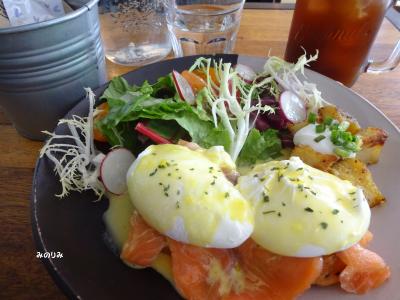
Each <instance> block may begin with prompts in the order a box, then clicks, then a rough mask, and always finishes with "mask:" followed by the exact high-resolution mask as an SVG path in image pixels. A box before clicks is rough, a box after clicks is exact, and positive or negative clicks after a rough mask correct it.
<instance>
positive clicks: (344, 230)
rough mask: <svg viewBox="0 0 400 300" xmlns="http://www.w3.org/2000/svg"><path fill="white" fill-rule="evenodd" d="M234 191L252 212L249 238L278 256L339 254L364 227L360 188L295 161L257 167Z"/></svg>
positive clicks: (366, 208) (364, 207)
mask: <svg viewBox="0 0 400 300" xmlns="http://www.w3.org/2000/svg"><path fill="white" fill-rule="evenodd" d="M237 187H238V189H239V191H240V192H241V193H242V195H243V196H244V197H246V198H247V199H248V200H249V201H250V202H251V203H252V205H253V207H254V210H255V225H254V232H253V234H252V238H253V239H254V240H255V241H256V242H257V243H258V244H259V245H260V246H262V247H264V248H265V249H267V250H269V251H271V252H274V253H277V254H280V255H285V256H296V257H313V256H320V255H328V254H331V253H334V252H337V251H341V250H344V249H346V248H348V247H350V246H352V245H353V244H355V243H357V242H358V241H359V240H360V239H361V238H362V236H363V235H364V234H365V233H366V231H367V230H368V227H369V223H370V217H371V212H370V208H369V205H368V202H367V200H366V198H365V196H364V194H363V191H362V189H360V188H358V187H355V186H353V185H352V184H351V183H350V182H349V181H346V180H341V179H339V178H338V177H336V176H334V175H332V174H329V173H326V172H322V171H320V170H318V169H315V168H312V167H310V166H308V165H306V164H304V163H303V162H302V161H301V160H300V159H299V158H298V157H291V158H290V160H283V161H271V162H268V163H265V164H261V165H257V166H255V167H254V168H253V170H252V171H251V172H250V173H248V174H247V175H245V176H241V177H240V178H239V181H238V186H237Z"/></svg>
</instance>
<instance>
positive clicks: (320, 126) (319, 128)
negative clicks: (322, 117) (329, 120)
mask: <svg viewBox="0 0 400 300" xmlns="http://www.w3.org/2000/svg"><path fill="white" fill-rule="evenodd" d="M324 131H325V125H324V124H318V125H317V126H315V132H316V133H322V132H324Z"/></svg>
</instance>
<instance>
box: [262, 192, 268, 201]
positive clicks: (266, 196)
mask: <svg viewBox="0 0 400 300" xmlns="http://www.w3.org/2000/svg"><path fill="white" fill-rule="evenodd" d="M263 199H264V202H269V196H268V195H266V194H265V193H264V197H263Z"/></svg>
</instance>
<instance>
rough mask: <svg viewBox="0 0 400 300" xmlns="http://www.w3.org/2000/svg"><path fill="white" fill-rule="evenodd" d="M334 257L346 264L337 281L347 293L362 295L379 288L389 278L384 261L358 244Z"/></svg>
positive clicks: (388, 270)
mask: <svg viewBox="0 0 400 300" xmlns="http://www.w3.org/2000/svg"><path fill="white" fill-rule="evenodd" d="M336 255H337V256H338V257H339V258H340V259H341V260H342V261H343V262H344V263H345V264H346V267H345V268H344V270H343V272H342V273H340V276H339V280H340V286H341V287H342V289H344V290H345V291H347V292H349V293H355V294H364V293H366V292H368V291H369V290H371V289H374V288H377V287H378V286H380V285H381V284H382V283H383V282H384V281H385V280H387V279H388V278H389V276H390V268H389V267H388V266H387V265H386V263H385V262H384V260H383V259H382V258H381V257H380V256H379V255H378V254H376V253H375V252H372V251H370V250H368V249H365V248H364V247H362V246H361V245H360V244H357V245H354V246H352V247H350V248H349V249H347V250H344V251H342V252H339V253H337V254H336Z"/></svg>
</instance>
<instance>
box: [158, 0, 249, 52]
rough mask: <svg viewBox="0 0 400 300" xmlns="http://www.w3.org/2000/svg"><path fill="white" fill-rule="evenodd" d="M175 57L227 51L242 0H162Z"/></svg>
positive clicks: (236, 23) (237, 26)
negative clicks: (164, 1)
mask: <svg viewBox="0 0 400 300" xmlns="http://www.w3.org/2000/svg"><path fill="white" fill-rule="evenodd" d="M166 1H167V3H168V4H167V6H168V14H167V20H168V29H169V31H170V33H171V42H172V48H173V50H174V53H175V56H177V57H181V56H187V55H195V54H216V53H231V52H232V51H233V48H234V45H235V41H236V35H237V32H238V30H239V24H240V17H241V13H242V9H243V4H244V0H166Z"/></svg>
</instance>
